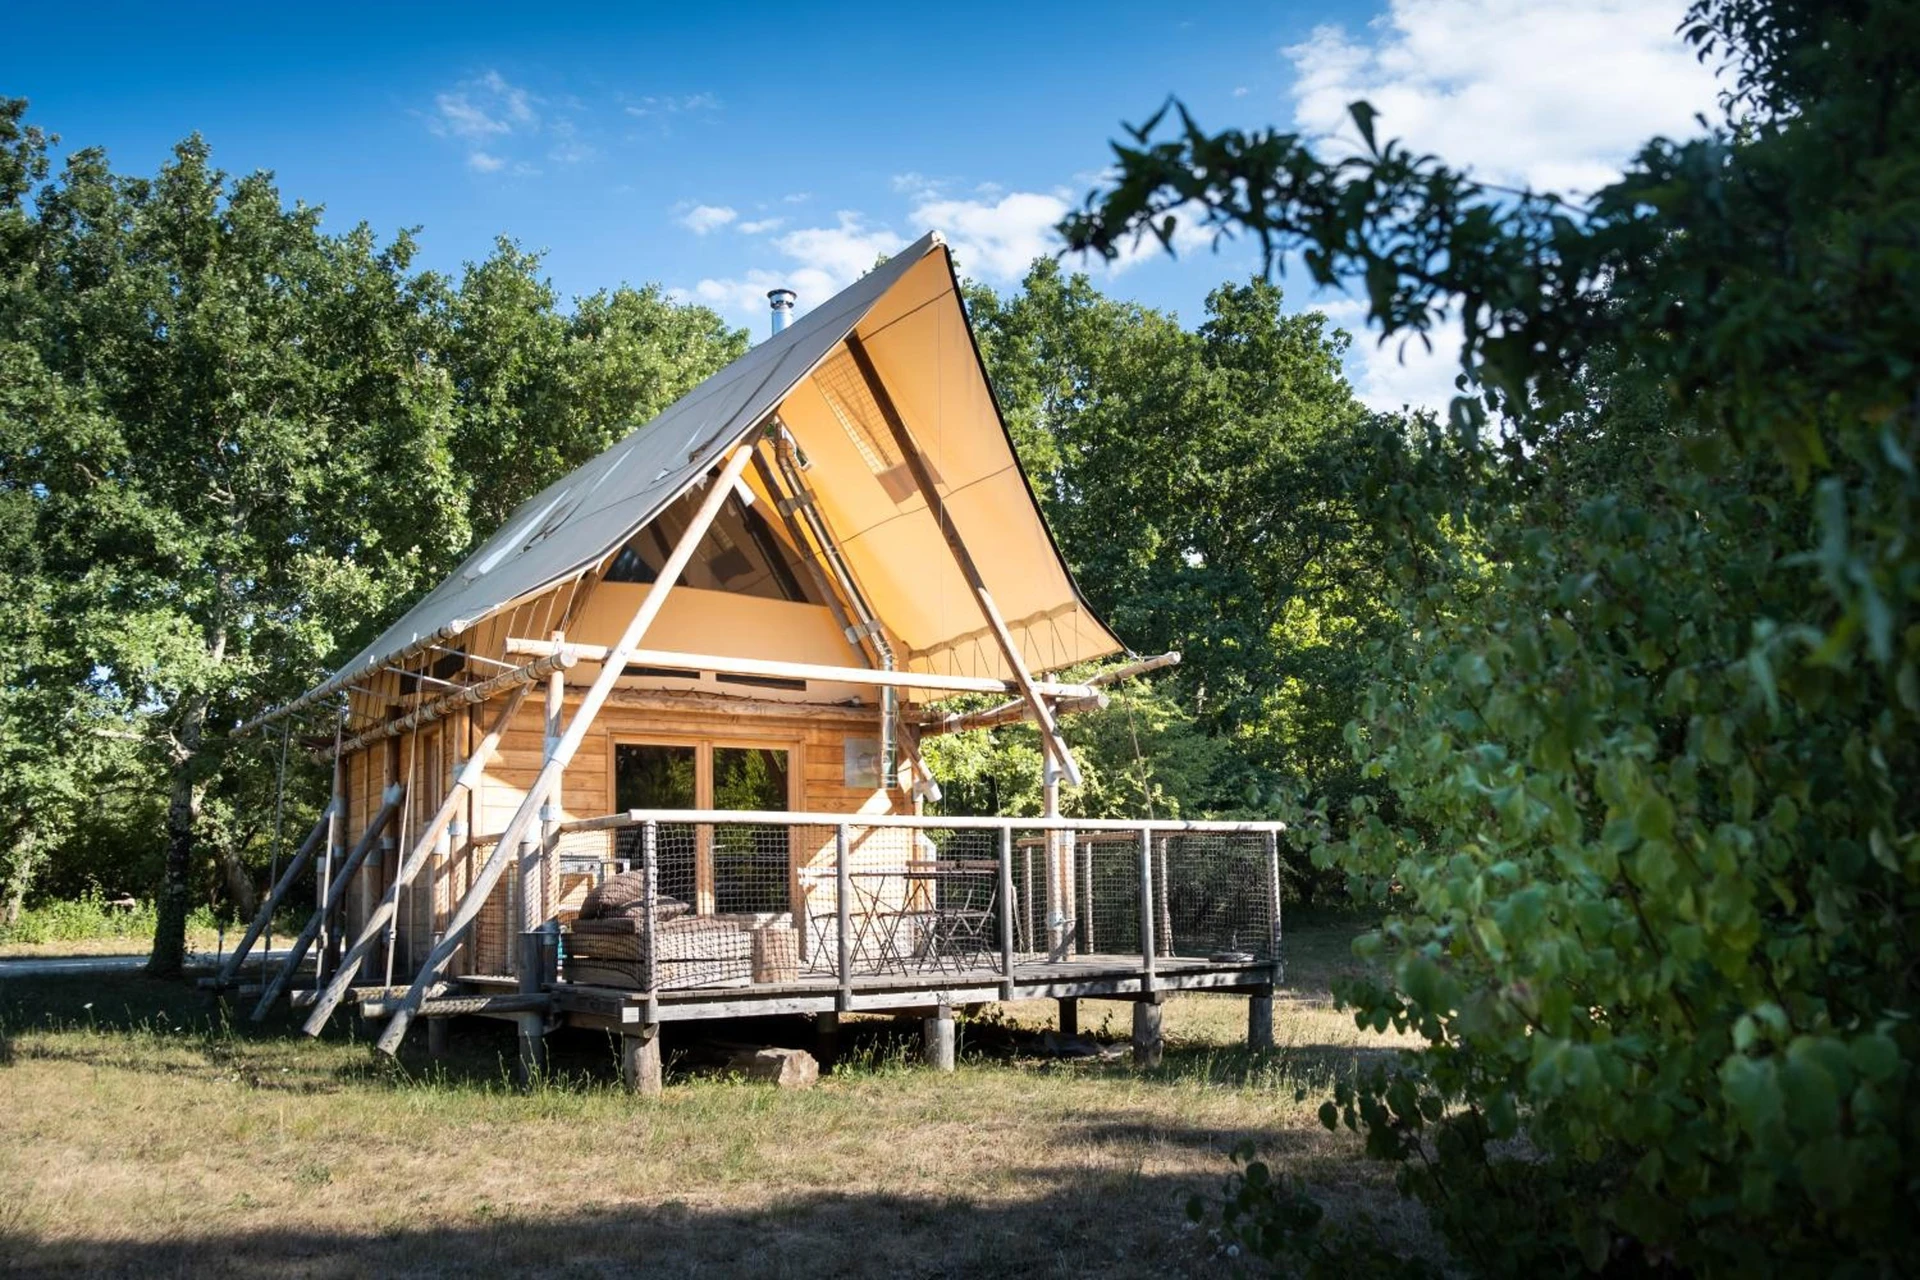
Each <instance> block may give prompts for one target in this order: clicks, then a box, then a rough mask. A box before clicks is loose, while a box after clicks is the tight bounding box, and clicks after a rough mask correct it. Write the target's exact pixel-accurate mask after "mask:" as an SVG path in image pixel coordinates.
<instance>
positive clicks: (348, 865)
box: [253, 788, 400, 1022]
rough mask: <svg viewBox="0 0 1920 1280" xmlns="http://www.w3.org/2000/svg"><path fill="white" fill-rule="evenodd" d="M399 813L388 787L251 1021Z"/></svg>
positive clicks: (281, 985) (279, 989)
mask: <svg viewBox="0 0 1920 1280" xmlns="http://www.w3.org/2000/svg"><path fill="white" fill-rule="evenodd" d="M399 812H400V797H399V794H398V793H397V792H396V791H395V790H393V789H391V788H389V789H388V791H387V795H386V798H385V800H384V802H383V803H382V804H381V806H380V811H379V812H378V813H376V814H374V816H373V821H372V822H369V823H368V824H367V829H366V831H364V832H363V833H362V834H361V836H360V840H359V842H358V843H357V844H355V845H354V846H353V851H352V852H351V853H349V854H348V855H347V860H346V861H345V862H343V863H341V864H340V866H339V868H338V870H337V872H336V873H335V875H334V877H333V883H332V884H330V885H328V886H327V896H326V898H325V900H324V901H322V902H321V903H320V906H319V907H318V908H317V909H316V910H315V911H314V913H313V914H312V915H311V916H309V917H308V918H307V925H306V928H304V929H302V930H301V931H300V936H299V937H298V938H296V939H294V943H293V950H291V951H289V952H288V953H287V960H286V963H285V964H283V965H282V966H281V967H280V972H278V973H277V974H275V975H274V976H273V978H272V979H271V980H270V981H268V983H267V986H266V990H265V991H263V992H262V993H261V995H260V1003H259V1004H257V1005H255V1006H254V1010H253V1020H254V1021H255V1022H259V1021H261V1020H262V1019H264V1018H265V1017H266V1016H267V1012H268V1010H270V1009H272V1008H273V1006H274V1003H275V1002H276V1001H277V1000H279V999H280V997H281V996H282V995H283V994H285V992H286V989H287V984H288V983H289V982H292V981H293V975H294V974H295V973H297V972H299V970H300V962H301V961H302V960H304V959H306V956H307V948H308V947H311V946H312V945H313V942H314V939H315V938H317V937H319V936H320V927H321V924H322V923H323V922H324V921H326V920H327V919H328V917H330V916H331V915H332V914H333V911H334V908H336V907H338V906H339V905H340V900H341V899H342V898H344V897H345V896H346V890H347V886H348V885H350V884H352V883H353V873H354V872H355V871H358V870H359V869H360V864H361V863H362V862H365V861H366V858H367V854H368V853H370V852H371V851H372V850H373V847H374V845H375V844H376V843H378V842H379V839H380V837H381V836H382V835H383V834H384V833H385V832H386V829H387V824H388V823H389V822H392V821H393V819H394V815H396V814H398V813H399Z"/></svg>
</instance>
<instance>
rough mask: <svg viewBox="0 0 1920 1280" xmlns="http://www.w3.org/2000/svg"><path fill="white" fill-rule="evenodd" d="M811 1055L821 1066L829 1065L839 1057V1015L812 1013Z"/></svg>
mask: <svg viewBox="0 0 1920 1280" xmlns="http://www.w3.org/2000/svg"><path fill="white" fill-rule="evenodd" d="M813 1055H814V1057H816V1058H818V1059H820V1063H821V1065H822V1066H826V1067H831V1066H832V1065H833V1064H834V1063H835V1062H836V1061H838V1059H839V1057H840V1015H839V1014H837V1013H816V1014H814V1015H813Z"/></svg>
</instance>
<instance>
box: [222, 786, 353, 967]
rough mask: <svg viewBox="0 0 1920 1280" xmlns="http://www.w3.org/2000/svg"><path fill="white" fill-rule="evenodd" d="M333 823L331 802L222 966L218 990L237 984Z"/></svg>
mask: <svg viewBox="0 0 1920 1280" xmlns="http://www.w3.org/2000/svg"><path fill="white" fill-rule="evenodd" d="M332 821H333V806H332V804H331V803H329V804H328V806H327V808H326V809H325V810H323V811H322V812H321V814H320V821H318V822H316V823H314V824H313V830H312V831H310V832H308V833H307V838H306V839H305V840H303V841H301V842H300V848H299V850H298V851H297V852H295V854H294V855H293V860H292V861H291V862H289V863H287V869H286V870H285V871H283V872H281V873H280V878H279V879H278V880H277V881H275V882H274V885H273V890H272V892H270V893H268V894H267V897H266V901H264V902H262V903H261V904H260V910H258V911H257V912H255V913H254V916H253V923H252V924H250V925H248V926H247V932H246V935H245V936H244V937H242V938H241V939H240V945H239V946H237V947H235V948H234V949H233V954H232V955H230V956H228V957H227V959H226V963H225V964H223V965H221V966H220V976H219V977H218V978H217V979H216V980H215V982H214V985H215V986H216V987H219V988H225V987H228V986H231V985H232V984H233V979H234V975H235V974H237V973H239V972H240V966H241V964H242V963H243V962H244V961H245V960H246V958H247V955H248V953H249V952H251V951H252V950H253V944H254V943H256V942H258V941H259V940H260V935H261V934H263V933H265V932H266V930H267V925H268V924H269V923H270V922H271V921H272V920H273V913H274V912H275V911H277V910H279V909H280V900H281V899H282V898H285V897H286V896H287V890H289V889H291V888H292V887H293V882H294V881H295V880H296V879H298V878H299V876H300V873H301V872H302V871H305V870H306V869H307V863H308V862H310V861H312V859H313V851H314V850H315V849H318V848H319V847H320V841H321V840H323V839H325V838H326V834H327V830H328V828H329V826H330V825H331V823H332Z"/></svg>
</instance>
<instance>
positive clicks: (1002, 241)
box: [908, 191, 1067, 281]
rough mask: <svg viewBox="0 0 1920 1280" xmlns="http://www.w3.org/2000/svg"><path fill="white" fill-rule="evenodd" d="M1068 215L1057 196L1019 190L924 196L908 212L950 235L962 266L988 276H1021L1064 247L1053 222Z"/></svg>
mask: <svg viewBox="0 0 1920 1280" xmlns="http://www.w3.org/2000/svg"><path fill="white" fill-rule="evenodd" d="M1066 216H1067V202H1066V201H1065V200H1063V199H1061V198H1060V197H1059V196H1057V195H1052V194H1043V193H1040V192H1034V191H1016V192H1013V193H1012V194H1010V195H1006V196H1002V197H1001V198H1000V199H998V200H992V201H988V200H941V199H925V200H922V201H921V202H920V203H919V204H916V205H915V206H914V207H913V209H912V211H911V212H910V213H909V214H908V217H910V218H911V219H912V220H913V224H914V225H915V226H916V227H938V228H939V229H940V230H941V231H943V232H945V233H946V236H947V242H948V244H950V245H951V246H952V247H953V256H954V257H955V258H956V259H958V261H959V263H960V269H961V270H962V271H964V272H966V273H967V274H969V275H973V276H978V277H980V278H982V279H987V280H1000V281H1007V280H1017V279H1019V278H1020V277H1021V276H1023V275H1025V274H1026V271H1027V267H1028V266H1029V265H1030V264H1031V263H1032V262H1033V260H1034V259H1035V258H1038V257H1043V256H1045V255H1047V254H1050V253H1052V252H1053V251H1054V250H1055V249H1057V248H1059V242H1058V240H1056V239H1055V237H1054V234H1053V226H1054V224H1055V223H1056V222H1059V221H1060V219H1062V218H1064V217H1066Z"/></svg>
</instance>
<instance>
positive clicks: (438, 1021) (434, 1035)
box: [427, 1018, 447, 1062]
mask: <svg viewBox="0 0 1920 1280" xmlns="http://www.w3.org/2000/svg"><path fill="white" fill-rule="evenodd" d="M427 1056H428V1057H429V1058H432V1059H433V1060H434V1061H435V1062H439V1061H441V1060H442V1059H444V1058H445V1057H446V1056H447V1019H445V1018H428V1019H427Z"/></svg>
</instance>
